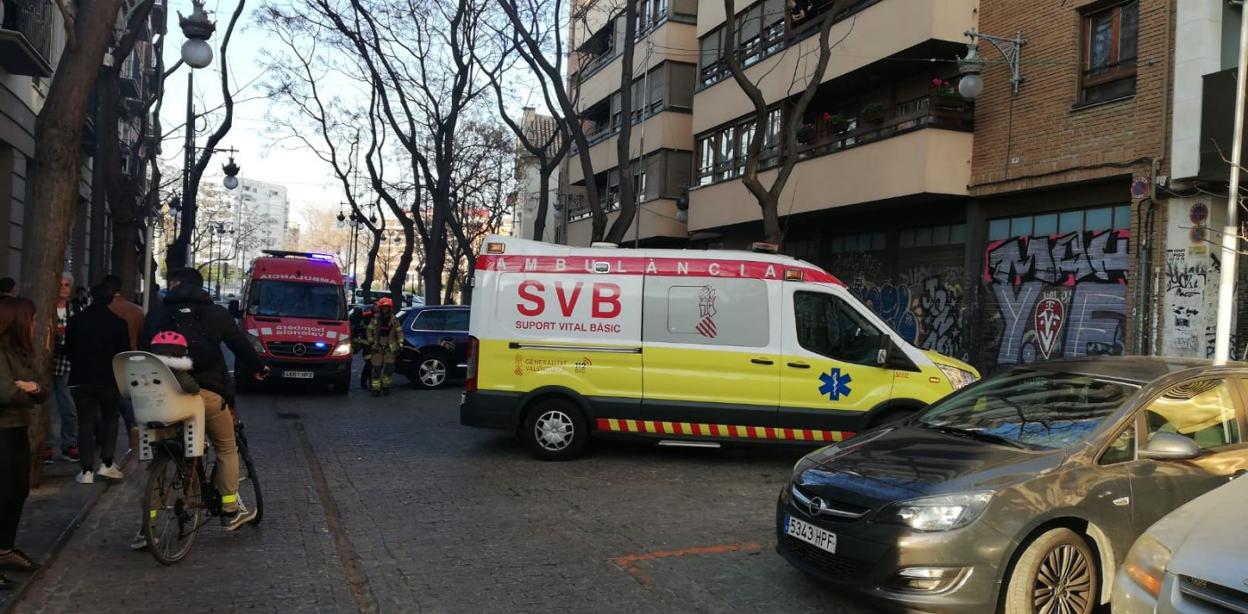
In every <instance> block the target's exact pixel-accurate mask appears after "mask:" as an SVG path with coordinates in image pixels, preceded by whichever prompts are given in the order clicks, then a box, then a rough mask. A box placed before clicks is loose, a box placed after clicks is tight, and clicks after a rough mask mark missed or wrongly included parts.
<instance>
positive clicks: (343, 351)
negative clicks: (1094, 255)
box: [333, 341, 351, 356]
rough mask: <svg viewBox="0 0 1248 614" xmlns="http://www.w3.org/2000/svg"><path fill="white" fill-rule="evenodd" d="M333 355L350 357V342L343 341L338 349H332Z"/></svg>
mask: <svg viewBox="0 0 1248 614" xmlns="http://www.w3.org/2000/svg"><path fill="white" fill-rule="evenodd" d="M333 355H334V356H350V355H351V342H350V341H343V342H342V343H339V344H338V347H336V348H334V354H333Z"/></svg>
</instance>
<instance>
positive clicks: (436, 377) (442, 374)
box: [417, 358, 446, 388]
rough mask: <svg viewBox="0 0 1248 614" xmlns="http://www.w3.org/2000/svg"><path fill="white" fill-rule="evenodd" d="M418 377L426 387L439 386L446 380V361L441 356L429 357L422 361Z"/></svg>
mask: <svg viewBox="0 0 1248 614" xmlns="http://www.w3.org/2000/svg"><path fill="white" fill-rule="evenodd" d="M419 370H420V372H419V373H417V377H418V378H419V379H420V383H421V384H423V385H424V386H425V387H426V388H437V387H438V386H441V385H442V384H443V383H445V382H446V363H445V362H442V359H441V358H427V359H425V361H424V362H422V363H420V367H419Z"/></svg>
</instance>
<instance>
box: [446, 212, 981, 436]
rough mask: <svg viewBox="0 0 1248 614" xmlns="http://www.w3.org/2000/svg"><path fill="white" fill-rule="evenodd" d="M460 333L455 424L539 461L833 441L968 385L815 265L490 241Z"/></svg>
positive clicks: (960, 368)
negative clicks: (498, 437) (464, 331)
mask: <svg viewBox="0 0 1248 614" xmlns="http://www.w3.org/2000/svg"><path fill="white" fill-rule="evenodd" d="M469 334H470V335H471V337H470V341H469V344H470V350H469V361H468V363H469V364H468V382H467V385H466V387H465V392H464V396H463V399H462V401H461V403H460V422H461V423H462V424H464V425H467V426H475V427H484V428H497V429H506V430H510V431H513V432H516V433H517V434H518V435H519V436H520V438H521V440H523V441H524V442H525V443H526V445H527V446H528V447H529V448H530V449H531V450H532V452H533V453H534V455H536V456H537V457H538V458H541V459H546V460H566V459H570V458H574V457H576V456H578V455H579V454H580V453H581V452H582V451H584V449H585V445H586V443H587V442H588V440H589V438H590V436H591V435H592V436H609V435H618V436H633V437H644V438H650V439H653V440H656V441H658V442H659V443H661V444H665V445H690V446H714V445H717V444H718V443H719V442H724V441H789V442H799V443H810V444H819V443H825V442H826V443H831V442H837V441H841V440H843V439H845V438H848V437H852V436H853V434H854V433H855V432H857V431H859V430H861V429H864V428H868V427H870V426H872V425H875V424H879V423H881V422H884V421H888V420H893V419H897V418H899V417H901V416H903V415H905V414H907V413H910V412H913V411H916V410H918V409H920V408H922V407H923V406H925V405H927V404H928V403H931V402H932V401H935V400H936V399H939V398H940V397H943V396H945V395H946V394H948V393H950V392H951V391H953V390H956V389H957V388H960V387H962V386H965V385H967V384H969V383H971V382H973V381H975V380H976V379H978V378H979V374H978V373H977V372H976V371H975V369H974V368H973V367H971V366H970V365H967V364H966V363H964V362H961V361H958V360H954V359H952V358H949V357H946V356H942V355H940V354H937V353H934V352H930V351H924V350H921V349H919V348H917V347H914V346H913V345H911V344H909V343H907V342H906V341H905V340H904V339H902V338H901V337H900V336H898V335H897V334H896V333H895V332H893V331H892V330H891V329H890V328H889V327H888V325H887V324H885V323H884V322H883V321H882V320H881V319H880V318H878V317H876V315H875V314H873V313H872V312H871V310H870V309H868V308H867V307H866V306H865V305H863V304H862V303H861V302H859V301H858V299H856V298H854V296H853V295H852V294H850V292H849V290H848V289H847V288H846V287H845V284H843V283H841V282H840V281H839V280H837V279H836V278H835V277H833V276H832V275H829V274H828V273H827V272H825V271H823V270H821V269H819V268H817V267H815V266H814V265H811V264H810V263H807V262H803V261H801V260H796V259H794V258H789V257H786V256H778V255H775V254H769V253H754V252H733V251H688V250H657V249H655V250H651V249H642V250H625V249H615V248H610V247H592V248H571V247H564V246H559V245H551V244H548V243H539V242H535V241H526V240H522V239H515V238H510V237H499V236H490V237H487V238H486V240H485V242H484V243H483V246H482V250H481V254H480V255H479V257H478V258H477V262H476V274H475V285H474V290H473V304H472V312H471V319H470V324H469Z"/></svg>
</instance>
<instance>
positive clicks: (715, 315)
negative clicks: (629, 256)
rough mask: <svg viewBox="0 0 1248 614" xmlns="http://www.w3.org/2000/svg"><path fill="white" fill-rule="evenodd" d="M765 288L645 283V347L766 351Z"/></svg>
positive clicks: (743, 282)
mask: <svg viewBox="0 0 1248 614" xmlns="http://www.w3.org/2000/svg"><path fill="white" fill-rule="evenodd" d="M767 300H768V292H767V282H765V281H763V280H761V279H724V278H709V279H689V278H679V277H659V276H654V277H647V278H646V286H645V303H644V306H643V314H644V317H643V318H642V336H643V339H644V340H645V341H650V342H662V343H690V344H697V345H726V346H737V347H755V348H759V347H766V346H767V344H768V343H769V341H770V332H771V331H770V329H769V327H768V324H767V322H769V321H770V320H769V317H768V304H767Z"/></svg>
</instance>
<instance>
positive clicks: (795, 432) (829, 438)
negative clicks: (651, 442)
mask: <svg viewBox="0 0 1248 614" xmlns="http://www.w3.org/2000/svg"><path fill="white" fill-rule="evenodd" d="M597 427H598V430H600V431H606V432H609V433H637V434H641V435H659V436H666V435H677V436H692V437H712V438H717V439H755V440H768V441H811V442H838V441H843V440H845V439H849V438H850V437H853V436H854V433H853V432H850V431H823V430H818V429H790V428H773V427H770V426H745V425H740V424H702V423H695V422H663V421H658V420H627V419H619V418H599V419H598V421H597Z"/></svg>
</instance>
